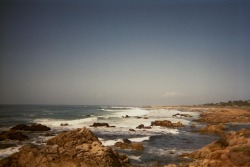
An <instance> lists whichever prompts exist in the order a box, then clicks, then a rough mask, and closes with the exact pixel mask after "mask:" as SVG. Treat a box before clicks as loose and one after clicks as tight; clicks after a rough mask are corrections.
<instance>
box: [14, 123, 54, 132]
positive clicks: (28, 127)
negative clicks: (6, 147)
mask: <svg viewBox="0 0 250 167" xmlns="http://www.w3.org/2000/svg"><path fill="white" fill-rule="evenodd" d="M11 130H20V131H49V130H50V128H49V127H47V126H45V125H42V124H35V123H34V124H30V125H25V124H19V125H16V126H14V127H13V128H11Z"/></svg>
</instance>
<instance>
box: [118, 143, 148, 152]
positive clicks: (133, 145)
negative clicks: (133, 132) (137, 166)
mask: <svg viewBox="0 0 250 167" xmlns="http://www.w3.org/2000/svg"><path fill="white" fill-rule="evenodd" d="M115 147H119V148H122V149H131V150H137V151H142V150H143V149H144V147H143V145H142V143H139V142H131V141H129V142H128V141H123V142H116V143H115Z"/></svg>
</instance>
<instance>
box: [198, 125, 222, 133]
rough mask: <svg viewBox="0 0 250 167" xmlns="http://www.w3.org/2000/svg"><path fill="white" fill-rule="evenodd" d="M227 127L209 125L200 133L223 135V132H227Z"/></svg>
mask: <svg viewBox="0 0 250 167" xmlns="http://www.w3.org/2000/svg"><path fill="white" fill-rule="evenodd" d="M225 129H226V127H225V126H224V125H222V124H218V125H207V126H206V127H204V128H201V129H200V132H202V133H223V130H225Z"/></svg>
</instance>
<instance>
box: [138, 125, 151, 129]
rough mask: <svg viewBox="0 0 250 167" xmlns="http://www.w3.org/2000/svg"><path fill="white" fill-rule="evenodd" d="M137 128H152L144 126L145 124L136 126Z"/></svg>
mask: <svg viewBox="0 0 250 167" xmlns="http://www.w3.org/2000/svg"><path fill="white" fill-rule="evenodd" d="M136 128H137V129H151V127H150V126H144V125H143V124H140V125H139V126H137V127H136Z"/></svg>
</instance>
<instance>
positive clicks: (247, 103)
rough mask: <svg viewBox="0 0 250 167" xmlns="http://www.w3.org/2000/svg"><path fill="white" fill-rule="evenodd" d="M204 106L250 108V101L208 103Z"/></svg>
mask: <svg viewBox="0 0 250 167" xmlns="http://www.w3.org/2000/svg"><path fill="white" fill-rule="evenodd" d="M203 106H219V107H226V106H229V107H244V106H248V107H249V106H250V100H245V101H243V100H238V101H228V102H220V103H207V104H203Z"/></svg>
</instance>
